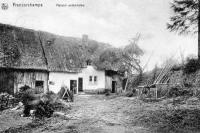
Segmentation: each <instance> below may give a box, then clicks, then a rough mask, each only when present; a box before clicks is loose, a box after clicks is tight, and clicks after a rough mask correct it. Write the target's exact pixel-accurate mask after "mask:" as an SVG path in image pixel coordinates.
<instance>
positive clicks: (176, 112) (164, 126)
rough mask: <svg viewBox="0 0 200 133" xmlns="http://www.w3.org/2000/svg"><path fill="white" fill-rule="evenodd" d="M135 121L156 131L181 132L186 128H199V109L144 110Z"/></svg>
mask: <svg viewBox="0 0 200 133" xmlns="http://www.w3.org/2000/svg"><path fill="white" fill-rule="evenodd" d="M136 123H142V124H143V125H145V126H150V127H152V128H154V130H156V131H157V132H182V131H184V130H186V129H193V130H199V127H200V110H199V109H192V110H191V109H184V108H183V109H173V110H169V109H166V110H165V109H164V110H156V111H155V110H154V111H149V112H146V113H145V114H143V115H141V116H139V118H138V119H137V120H136Z"/></svg>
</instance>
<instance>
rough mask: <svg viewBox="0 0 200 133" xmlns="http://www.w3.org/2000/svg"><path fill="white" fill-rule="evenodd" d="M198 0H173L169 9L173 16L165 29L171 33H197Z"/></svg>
mask: <svg viewBox="0 0 200 133" xmlns="http://www.w3.org/2000/svg"><path fill="white" fill-rule="evenodd" d="M198 4H199V0H173V2H172V3H171V8H172V9H173V12H174V16H172V17H171V18H170V23H168V24H167V28H168V29H170V30H171V31H178V32H179V33H180V34H183V33H191V32H192V33H197V31H198V28H197V27H198V20H199V16H198V12H199V10H198Z"/></svg>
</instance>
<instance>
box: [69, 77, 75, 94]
mask: <svg viewBox="0 0 200 133" xmlns="http://www.w3.org/2000/svg"><path fill="white" fill-rule="evenodd" d="M70 91H73V93H74V94H76V93H77V80H70Z"/></svg>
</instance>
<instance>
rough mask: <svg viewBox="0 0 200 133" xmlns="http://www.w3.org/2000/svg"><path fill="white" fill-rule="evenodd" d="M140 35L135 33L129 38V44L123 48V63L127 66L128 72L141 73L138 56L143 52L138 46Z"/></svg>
mask: <svg viewBox="0 0 200 133" xmlns="http://www.w3.org/2000/svg"><path fill="white" fill-rule="evenodd" d="M139 39H140V35H139V34H138V35H136V36H135V37H134V38H132V39H131V40H130V43H129V45H127V46H125V47H124V48H123V55H122V56H123V58H122V59H123V63H124V64H125V65H126V66H127V67H128V70H129V73H130V74H134V73H142V71H143V68H142V67H141V64H140V63H141V62H140V57H141V56H142V55H143V54H144V51H143V50H142V49H141V48H140V47H139V46H138V42H139Z"/></svg>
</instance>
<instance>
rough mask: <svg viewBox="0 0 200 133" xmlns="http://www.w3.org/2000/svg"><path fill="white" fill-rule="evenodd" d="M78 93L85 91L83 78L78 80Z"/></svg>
mask: <svg viewBox="0 0 200 133" xmlns="http://www.w3.org/2000/svg"><path fill="white" fill-rule="evenodd" d="M78 91H79V92H81V91H83V78H78Z"/></svg>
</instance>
